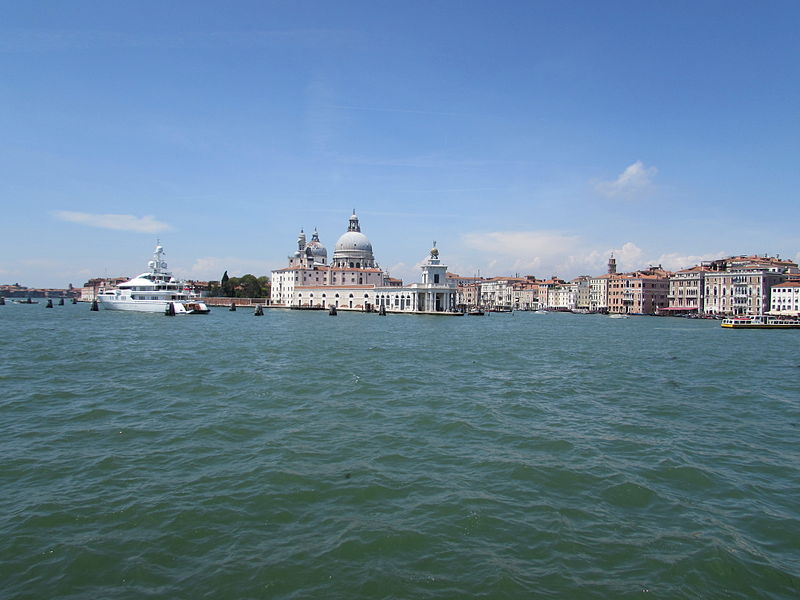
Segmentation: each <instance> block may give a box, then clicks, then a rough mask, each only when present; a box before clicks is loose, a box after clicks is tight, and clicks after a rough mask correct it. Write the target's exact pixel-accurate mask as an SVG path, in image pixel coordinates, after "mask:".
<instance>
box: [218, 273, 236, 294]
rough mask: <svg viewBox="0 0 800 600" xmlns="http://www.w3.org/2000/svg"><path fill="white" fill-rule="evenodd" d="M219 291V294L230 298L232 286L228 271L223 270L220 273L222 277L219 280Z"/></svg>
mask: <svg viewBox="0 0 800 600" xmlns="http://www.w3.org/2000/svg"><path fill="white" fill-rule="evenodd" d="M219 291H220V294H221V295H222V296H224V297H226V298H230V297H232V296H233V293H232V292H233V287H232V286H231V278H230V277H228V272H227V271H225V273H223V275H222V279H221V280H220V282H219Z"/></svg>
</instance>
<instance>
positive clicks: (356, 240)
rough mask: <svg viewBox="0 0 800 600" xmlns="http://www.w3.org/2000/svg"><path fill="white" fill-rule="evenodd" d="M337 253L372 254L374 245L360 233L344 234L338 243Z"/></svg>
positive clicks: (349, 232) (350, 232)
mask: <svg viewBox="0 0 800 600" xmlns="http://www.w3.org/2000/svg"><path fill="white" fill-rule="evenodd" d="M336 252H337V253H338V252H347V253H348V254H350V253H353V252H369V253H370V254H372V244H371V243H370V241H369V238H368V237H367V236H365V235H364V234H363V233H361V232H360V231H348V232H346V233H343V234H342V236H341V237H340V238H339V241H338V242H336Z"/></svg>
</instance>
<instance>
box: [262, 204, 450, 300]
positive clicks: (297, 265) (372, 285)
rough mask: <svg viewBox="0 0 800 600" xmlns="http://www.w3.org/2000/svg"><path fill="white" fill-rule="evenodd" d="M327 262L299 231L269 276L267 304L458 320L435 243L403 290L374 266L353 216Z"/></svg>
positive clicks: (318, 244)
mask: <svg viewBox="0 0 800 600" xmlns="http://www.w3.org/2000/svg"><path fill="white" fill-rule="evenodd" d="M327 261H328V251H327V250H326V249H325V246H323V245H322V242H320V239H319V234H318V233H317V230H316V229H315V230H314V233H313V235H312V236H311V241H310V242H306V234H305V232H304V231H303V230H302V229H301V230H300V234H299V235H298V237H297V250H296V251H295V252H294V254H292V255H291V256H290V257H289V266H288V267H286V268H284V269H276V270H274V271H272V286H271V295H270V304H271V305H273V306H285V307H289V308H305V309H312V308H314V309H325V308H328V307H336V308H341V309H344V310H362V311H372V310H378V309H380V310H384V311H385V312H405V313H414V312H416V313H426V314H461V313H457V312H456V311H455V302H456V286H455V283H453V282H451V281H449V280H448V279H447V267H446V266H445V265H443V264H442V263H441V261H440V259H439V250H438V249H437V248H436V244H435V242H434V247H433V248H432V249H431V251H430V255H429V256H428V258H427V259H426V260H425V261H424V262H423V263H422V264H421V265H420V267H421V269H422V282H421V283H413V284H411V285H409V286H405V287H404V286H403V282H402V281H400V280H398V279H392V278H390V277H389V275H388V274H387V273H384V272H383V271H382V270H381V269H380V267H379V266H378V263H377V262H375V256H374V255H373V254H372V244H371V243H370V241H369V238H367V236H366V235H364V234H363V233H361V225H360V224H359V222H358V216H356V212H355V210H354V211H353V214H352V215H351V216H350V220H349V223H348V227H347V231H345V232H344V233H343V234H342V235H341V237H340V238H339V240H338V241H337V242H336V248H335V250H334V252H333V260H332V261H331V264H330V265H328V264H327Z"/></svg>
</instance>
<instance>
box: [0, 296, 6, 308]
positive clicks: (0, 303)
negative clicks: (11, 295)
mask: <svg viewBox="0 0 800 600" xmlns="http://www.w3.org/2000/svg"><path fill="white" fill-rule="evenodd" d="M5 305H6V299H5V298H3V297H2V296H0V306H5Z"/></svg>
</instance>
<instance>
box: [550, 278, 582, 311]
mask: <svg viewBox="0 0 800 600" xmlns="http://www.w3.org/2000/svg"><path fill="white" fill-rule="evenodd" d="M577 302H578V286H577V284H575V283H567V282H562V283H560V284H557V285H554V286H552V287H550V288H548V289H547V308H548V309H550V310H575V309H576V308H577Z"/></svg>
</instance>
